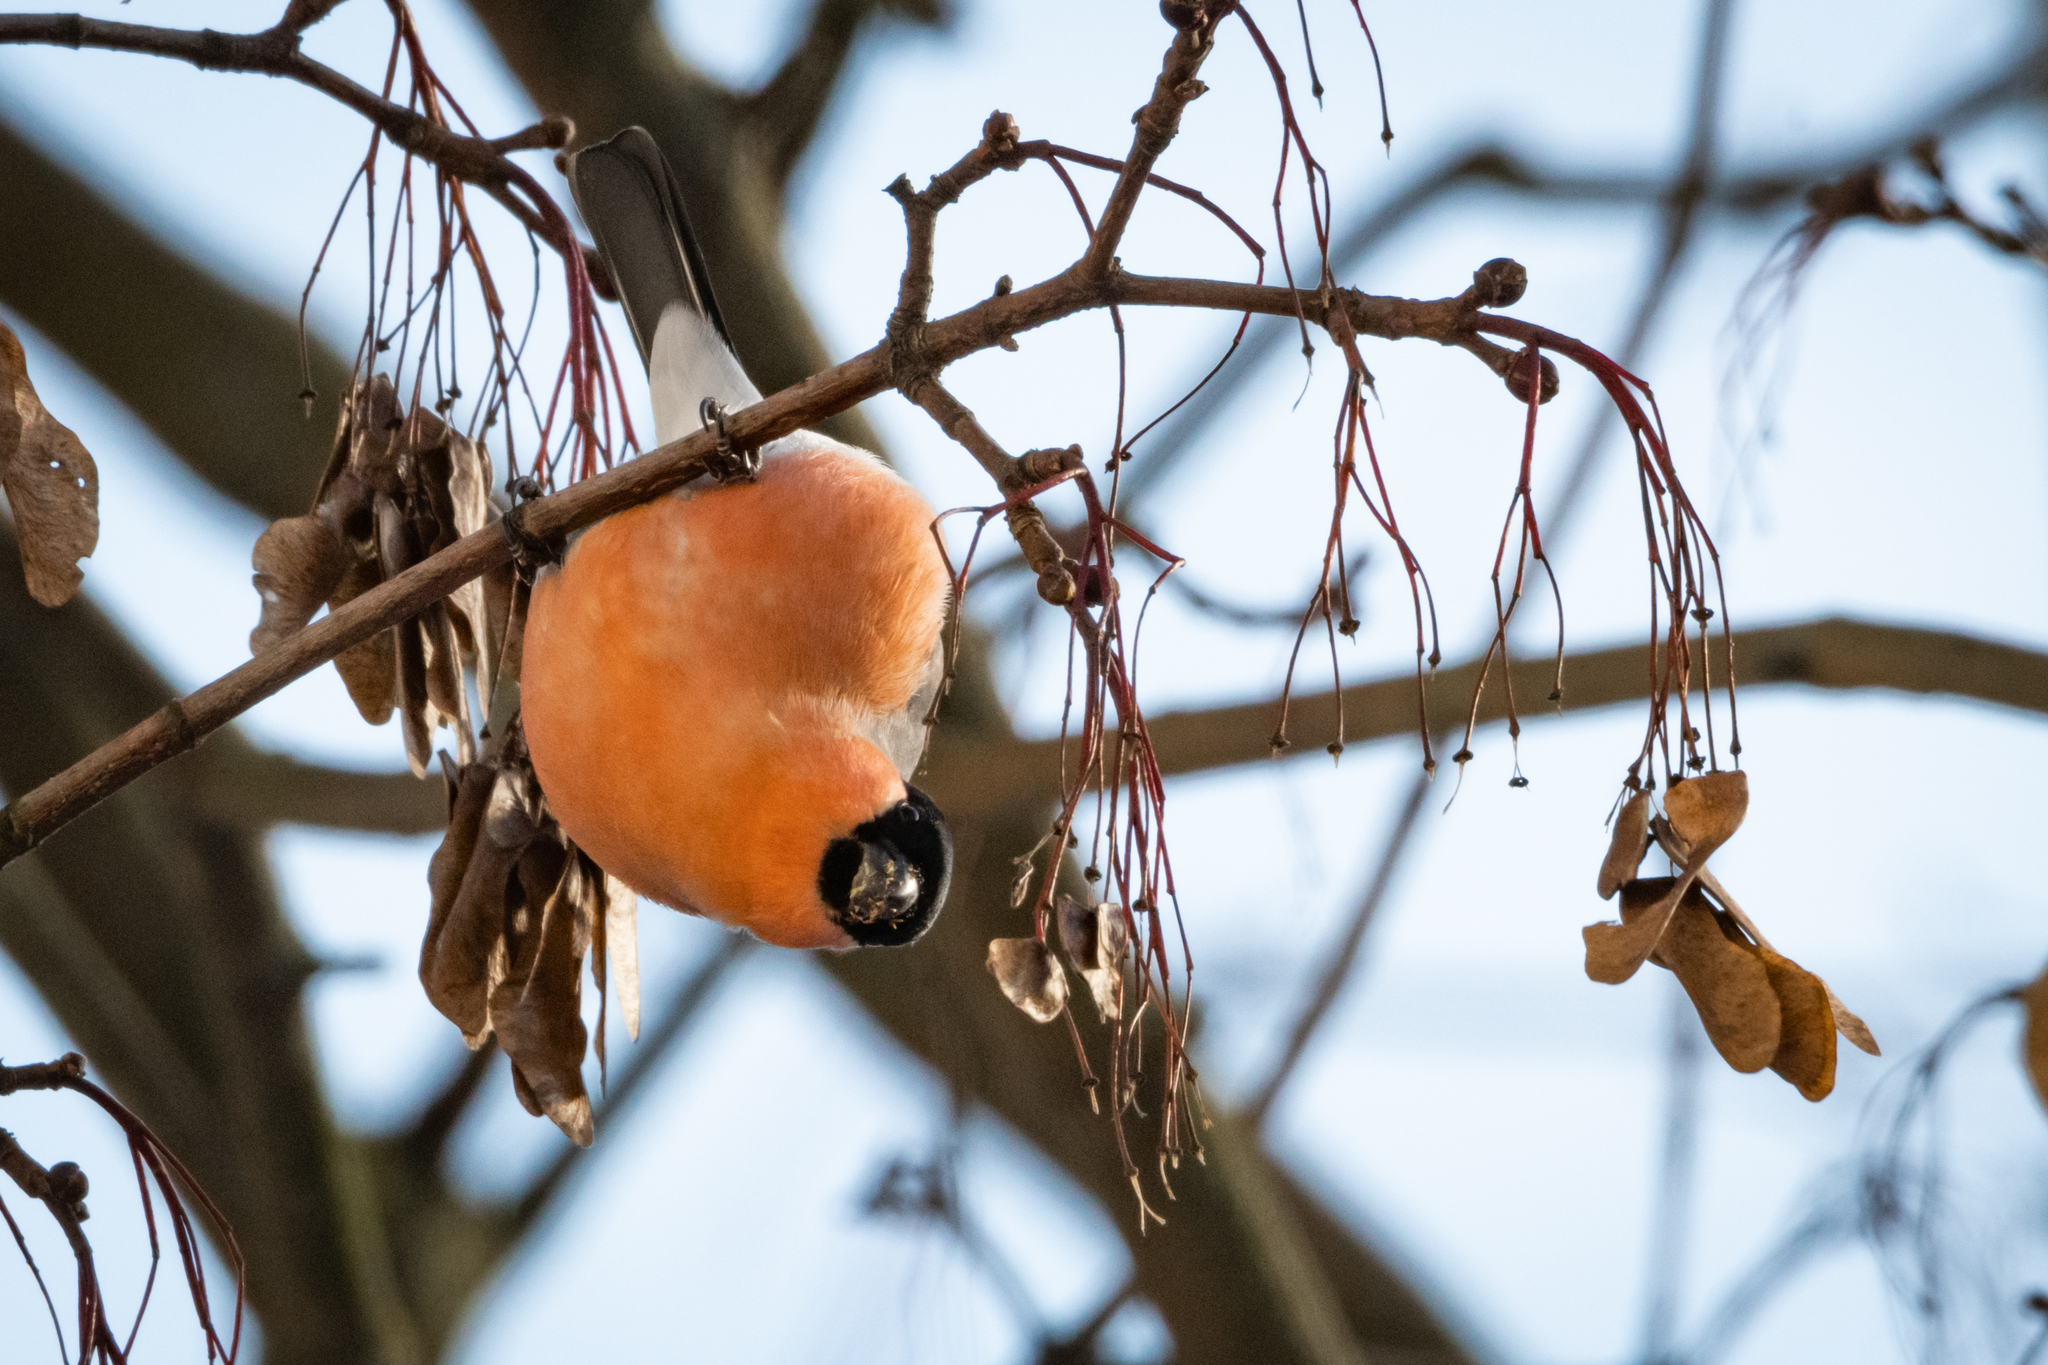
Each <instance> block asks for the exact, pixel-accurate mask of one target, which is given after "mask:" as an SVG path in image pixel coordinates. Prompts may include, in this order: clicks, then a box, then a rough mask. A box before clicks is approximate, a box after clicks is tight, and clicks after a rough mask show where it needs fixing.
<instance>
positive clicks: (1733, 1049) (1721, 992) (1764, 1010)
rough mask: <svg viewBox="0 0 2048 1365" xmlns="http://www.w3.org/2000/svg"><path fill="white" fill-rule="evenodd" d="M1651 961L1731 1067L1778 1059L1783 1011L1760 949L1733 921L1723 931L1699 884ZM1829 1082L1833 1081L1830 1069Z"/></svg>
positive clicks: (1759, 1066) (1746, 1068) (1747, 1068)
mask: <svg viewBox="0 0 2048 1365" xmlns="http://www.w3.org/2000/svg"><path fill="white" fill-rule="evenodd" d="M1624 894H1626V893H1624ZM1623 913H1624V914H1626V913H1627V912H1626V910H1624V912H1623ZM1652 960H1653V961H1655V962H1657V963H1658V965H1660V966H1664V967H1668V968H1670V969H1671V971H1672V973H1673V974H1674V975H1675V976H1677V977H1678V984H1679V985H1681V986H1683V987H1685V993H1686V994H1687V995H1689V996H1691V997H1692V1003H1693V1008H1695V1009H1697V1010H1698V1011H1699V1013H1700V1023H1701V1024H1703V1025H1704V1026H1705V1027H1706V1030H1707V1037H1708V1039H1709V1040H1710V1041H1712V1043H1713V1044H1714V1049H1715V1051H1717V1052H1719V1053H1720V1054H1721V1059H1722V1060H1723V1061H1725V1062H1727V1063H1728V1065H1729V1066H1732V1067H1734V1068H1735V1069H1736V1070H1737V1071H1741V1072H1745V1073H1746V1072H1751V1071H1761V1070H1763V1069H1764V1068H1765V1067H1766V1066H1769V1065H1771V1064H1772V1063H1773V1062H1774V1061H1775V1060H1776V1059H1777V1058H1778V1056H1779V1055H1780V1044H1781V1042H1782V1041H1783V1038H1784V1012H1783V1007H1782V1006H1781V1005H1780V1004H1779V999H1778V993H1777V991H1776V990H1775V989H1774V988H1773V983H1772V980H1771V972H1770V969H1769V967H1768V966H1767V964H1766V963H1765V961H1764V958H1763V956H1762V954H1761V952H1760V950H1759V949H1758V948H1757V947H1756V946H1755V945H1754V944H1752V943H1750V942H1749V940H1747V939H1746V938H1743V937H1742V936H1741V932H1740V931H1739V930H1735V929H1734V927H1733V925H1732V923H1729V924H1727V925H1726V926H1725V927H1724V921H1723V917H1722V916H1719V915H1717V914H1716V913H1715V912H1714V909H1713V907H1712V906H1710V905H1709V904H1708V903H1707V898H1706V895H1705V893H1703V892H1702V891H1701V890H1700V889H1699V888H1698V887H1697V886H1695V887H1692V888H1691V889H1689V890H1688V891H1687V892H1686V894H1685V897H1684V899H1682V900H1681V901H1680V902H1679V904H1678V911H1677V913H1676V914H1674V915H1673V916H1672V918H1671V927H1670V928H1669V929H1667V930H1666V931H1665V933H1664V938H1663V941H1662V942H1660V943H1659V944H1658V945H1657V952H1656V955H1655V957H1654V958H1653V959H1652ZM1829 1037H1830V1039H1832V1037H1833V1034H1832V1033H1830V1034H1829ZM1832 1051H1833V1049H1832V1047H1830V1048H1829V1052H1830V1053H1832ZM1794 1083H1795V1084H1799V1082H1794ZM1828 1083H1829V1084H1830V1085H1832V1084H1833V1083H1834V1077H1833V1070H1832V1068H1830V1069H1829V1074H1828ZM1804 1088H1805V1087H1804V1086H1803V1085H1802V1086H1801V1089H1802V1090H1804ZM1822 1093H1823V1094H1824V1093H1826V1092H1825V1091H1823V1092H1822Z"/></svg>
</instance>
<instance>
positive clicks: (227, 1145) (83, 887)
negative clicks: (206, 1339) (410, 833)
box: [0, 521, 377, 1365]
mask: <svg viewBox="0 0 2048 1365" xmlns="http://www.w3.org/2000/svg"><path fill="white" fill-rule="evenodd" d="M12 553H13V540H12V535H11V533H10V532H9V531H8V529H7V526H6V523H5V522H4V521H0V559H4V558H5V557H6V556H9V555H11V554H12ZM169 693H170V688H169V686H168V685H167V684H166V683H165V682H164V681H163V680H162V679H161V678H159V677H157V676H156V674H155V673H154V671H153V670H151V669H150V667H149V666H148V664H147V663H146V662H145V661H144V660H143V659H142V658H141V656H140V655H139V654H138V653H136V651H135V650H134V649H133V647H132V646H130V645H129V644H128V643H127V642H126V641H124V640H123V639H122V638H121V637H120V634H119V633H118V632H117V631H116V630H115V629H114V628H113V626H112V625H111V624H110V623H109V622H108V621H107V620H106V618H105V617H104V616H102V615H101V614H100V613H99V612H98V611H97V610H96V609H94V608H93V606H92V605H91V604H90V603H89V602H87V601H85V600H84V599H75V600H74V601H72V602H71V603H69V604H67V605H66V606H64V607H62V608H58V609H55V610H50V609H46V608H43V607H40V606H37V605H36V604H35V603H33V602H32V601H30V600H29V598H28V596H27V593H26V590H25V588H24V586H23V584H22V583H21V581H20V579H19V577H18V576H16V575H13V574H4V575H0V734H5V735H6V736H7V739H6V742H5V743H4V744H0V786H5V787H6V788H7V789H9V790H10V791H20V790H25V789H27V788H29V787H32V786H34V785H35V783H36V782H37V781H39V780H40V779H42V778H43V777H45V776H47V775H48V774H49V773H50V772H52V771H54V770H55V769H56V768H58V767H59V766H61V765H62V763H63V761H64V759H65V758H66V757H67V756H68V754H69V753H71V752H76V751H77V750H78V749H79V748H83V747H90V746H91V745H93V744H95V743H99V742H100V741H102V740H103V739H104V738H105V737H106V736H107V735H108V734H109V733H110V732H112V731H114V730H115V728H116V727H118V726H119V725H120V724H122V723H123V722H125V721H126V720H127V719H128V718H129V717H132V716H135V715H138V714H147V712H148V711H149V710H150V709H151V708H152V707H154V706H156V705H158V704H159V703H160V702H161V701H162V699H163V698H164V697H165V696H167V695H169ZM233 744H234V741H233V740H230V741H229V745H228V747H232V746H233ZM190 777H191V774H190V771H189V769H178V770H173V771H172V772H171V773H169V774H167V775H166V776H165V779H164V780H163V781H162V782H160V783H158V784H154V785H153V786H152V787H151V788H150V789H147V790H141V791H133V792H125V793H122V794H121V795H120V796H119V797H118V798H117V799H115V800H113V801H110V802H107V803H106V804H105V805H103V806H101V807H100V808H99V809H97V810H95V811H93V812H92V813H91V814H89V815H88V816H87V817H86V818H85V820H83V821H82V822H81V825H80V829H79V831H78V837H77V838H75V839H72V840H69V841H66V843H65V844H64V845H61V846H58V847H53V848H48V849H44V850H42V851H41V852H39V853H38V854H37V855H36V856H35V857H34V858H33V859H32V860H29V861H27V862H25V863H24V864H23V865H22V866H20V867H15V868H10V869H9V870H8V872H7V875H6V876H5V877H4V878H0V946H4V947H5V949H6V951H7V952H8V954H9V955H10V956H11V957H13V958H14V959H15V961H16V962H17V963H18V964H19V965H20V966H21V968H22V970H23V971H24V972H25V973H27V974H28V976H29V979H30V980H31V981H33V982H34V983H35V984H36V986H37V988H38V990H39V991H40V992H41V993H42V995H43V998H44V999H45V1000H46V1001H47V1002H48V1003H49V1005H50V1007H51V1009H52V1010H53V1012H54V1013H55V1014H56V1016H57V1018H58V1020H59V1021H60V1022H61V1023H62V1024H63V1026H64V1028H65V1030H66V1032H67V1033H69V1034H70V1035H71V1036H72V1037H73V1038H74V1039H76V1040H77V1041H78V1042H79V1043H80V1044H81V1045H82V1046H83V1047H85V1048H87V1049H89V1050H90V1051H91V1052H92V1055H93V1058H94V1064H95V1065H96V1066H97V1067H98V1068H99V1070H100V1071H101V1073H102V1074H103V1075H105V1076H106V1077H107V1078H108V1080H109V1081H110V1082H112V1084H113V1086H114V1087H115V1089H116V1090H118V1091H119V1092H120V1093H122V1094H123V1095H125V1096H128V1097H130V1098H131V1099H132V1100H133V1102H134V1107H135V1109H136V1111H137V1113H138V1114H140V1115H141V1116H142V1117H143V1119H144V1120H145V1121H146V1122H148V1123H149V1125H150V1126H151V1127H152V1128H154V1129H155V1130H156V1131H157V1132H158V1133H159V1134H161V1135H162V1137H163V1139H164V1141H165V1143H166V1144H168V1145H169V1146H170V1147H172V1148H173V1149H174V1150H175V1151H177V1152H178V1153H179V1154H180V1156H181V1157H182V1158H183V1159H184V1160H185V1161H186V1162H187V1163H188V1164H189V1165H190V1166H191V1167H192V1169H193V1171H194V1173H195V1174H196V1175H197V1176H198V1177H199V1179H200V1181H201V1182H202V1183H203V1184H204V1185H205V1186H206V1188H208V1189H209V1190H212V1191H214V1192H216V1194H217V1197H218V1198H219V1201H220V1204H221V1206H222V1208H223V1209H225V1210H226V1212H227V1215H228V1218H229V1220H230V1222H231V1224H232V1225H233V1227H234V1230H235V1234H236V1237H237V1239H238V1240H239V1241H240V1243H241V1245H242V1248H243V1250H244V1251H245V1252H246V1253H247V1254H248V1257H249V1261H250V1263H251V1265H253V1266H255V1267H257V1270H256V1272H255V1273H254V1274H252V1276H251V1279H250V1295H251V1301H252V1302H253V1303H254V1305H255V1307H256V1309H257V1311H258V1313H259V1314H260V1315H261V1316H262V1318H263V1321H264V1323H265V1331H266V1340H267V1342H268V1343H269V1349H268V1358H269V1359H270V1360H271V1361H274V1362H291V1363H297V1362H304V1363H306V1365H311V1363H313V1362H333V1363H334V1365H342V1363H343V1362H355V1361H360V1360H362V1359H365V1358H368V1357H370V1356H372V1355H374V1354H376V1352H377V1347H376V1345H375V1344H374V1334H373V1333H372V1332H371V1331H370V1329H369V1328H368V1327H367V1325H366V1322H365V1319H364V1317H363V1314H362V1313H361V1311H360V1308H361V1302H362V1301H361V1299H359V1297H358V1291H359V1281H358V1277H357V1272H358V1270H359V1265H358V1264H357V1263H356V1261H355V1260H354V1258H353V1256H352V1254H351V1251H350V1248H349V1246H348V1244H347V1241H346V1239H345V1238H344V1236H343V1232H342V1228H341V1226H340V1224H339V1221H338V1218H337V1214H336V1211H335V1208H334V1206H333V1204H332V1202H331V1200H330V1196H331V1194H332V1192H333V1191H334V1189H335V1178H334V1168H333V1165H332V1157H333V1153H334V1150H335V1148H336V1147H337V1146H339V1143H338V1141H337V1138H336V1135H335V1134H334V1132H333V1131H332V1128H331V1126H330V1121H329V1119H328V1116H327V1112H326V1109H325V1107H324V1105H323V1104H322V1102H321V1098H320V1093H319V1087H318V1082H317V1079H316V1077H315V1072H314V1068H313V1060H312V1055H311V1052H310V1050H309V1048H308V1047H307V1042H306V1033H305V1024H304V1019H303V1017H302V1015H301V1012H300V991H301V988H302V986H303V984H304V982H305V980H306V978H307V977H308V976H309V975H310V973H311V971H312V969H313V960H312V958H311V956H310V955H309V954H308V953H307V952H306V950H305V948H304V947H303V946H302V945H301V944H299V942H298V941H297V939H296V938H295V937H294V936H293V935H292V932H291V929H290V927H289V925H288V924H287V923H286V922H285V919H284V916H283V913H282V911H281V910H280V909H279V907H278V905H277V902H276V899H275V897H274V895H273V893H272V889H271V885H270V880H269V877H268V875H267V871H266V869H265V867H264V864H263V858H262V851H261V848H260V846H259V845H258V842H257V841H256V839H255V838H253V837H252V836H250V835H248V834H246V833H244V832H242V831H238V830H235V829H233V828H231V827H226V826H223V825H221V824H220V823H218V822H216V821H214V820H213V819H211V818H210V817H209V816H208V815H207V814H206V812H205V811H204V810H203V809H202V807H201V803H200V802H199V801H198V800H197V799H195V794H194V792H193V790H192V787H191V784H190Z"/></svg>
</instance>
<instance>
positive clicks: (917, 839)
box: [818, 785, 953, 948]
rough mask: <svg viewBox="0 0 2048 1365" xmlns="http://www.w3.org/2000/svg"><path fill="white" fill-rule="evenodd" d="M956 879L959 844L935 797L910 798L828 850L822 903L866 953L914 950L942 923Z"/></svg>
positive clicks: (821, 868) (821, 873)
mask: <svg viewBox="0 0 2048 1365" xmlns="http://www.w3.org/2000/svg"><path fill="white" fill-rule="evenodd" d="M952 879H953V836H952V833H951V832H950V831H949V830H947V828H946V817H945V816H944V815H942V814H941V813H940V812H939V808H938V807H937V806H935V805H933V804H932V800H931V798H930V797H929V796H926V795H925V794H924V793H923V792H921V791H919V790H918V789H917V788H915V787H912V786H908V785H906V786H905V787H904V797H903V799H902V800H901V801H898V802H897V803H896V804H895V805H893V806H891V807H889V809H887V810H885V811H883V812H882V813H881V814H880V815H878V816H876V817H875V818H874V819H872V820H868V821H866V822H864V823H862V824H860V825H858V826H856V827H855V828H854V830H853V831H852V833H850V834H848V835H846V836H845V837H843V838H839V839H834V840H833V841H832V842H831V843H829V844H827V845H826V846H825V856H824V857H823V858H822V859H820V860H819V863H818V899H819V900H821V901H823V902H824V903H825V908H826V912H827V913H828V915H829V916H830V917H831V919H832V922H833V923H835V924H837V925H838V926H839V927H840V928H841V929H843V930H845V931H846V935H847V937H849V938H851V939H852V940H853V941H854V942H855V943H857V944H859V945H860V946H861V947H863V948H874V947H888V948H894V947H899V946H901V945H903V944H906V943H913V942H915V941H916V940H917V939H918V937H919V936H920V935H922V934H923V933H924V931H925V930H927V929H929V928H931V926H932V921H933V920H935V919H937V918H938V914H939V907H941V906H942V905H944V904H945V903H946V888H947V884H948V883H950V882H951V881H952Z"/></svg>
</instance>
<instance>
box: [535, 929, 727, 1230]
mask: <svg viewBox="0 0 2048 1365" xmlns="http://www.w3.org/2000/svg"><path fill="white" fill-rule="evenodd" d="M759 946H760V945H759V944H758V943H757V942H756V941H755V940H753V939H751V938H749V937H747V936H746V935H745V934H741V933H729V934H727V935H726V938H725V941H724V942H723V943H721V944H719V945H718V947H717V948H716V949H715V950H713V951H712V953H711V954H710V955H709V956H708V957H706V958H705V959H704V961H702V962H700V963H698V964H697V966H696V968H695V970H693V971H692V972H691V973H690V974H689V975H688V976H687V977H685V978H684V979H683V983H682V985H681V986H680V987H678V988H677V990H676V993H675V994H674V995H673V996H671V997H670V998H669V1002H668V1005H667V1007H666V1008H665V1009H663V1010H662V1012H661V1018H660V1019H658V1020H656V1021H655V1024H654V1027H653V1028H651V1029H649V1030H647V1032H646V1033H645V1034H643V1035H642V1036H641V1038H640V1040H639V1043H638V1044H637V1046H635V1047H634V1049H633V1051H632V1054H631V1056H630V1058H629V1059H628V1061H627V1062H626V1064H625V1066H623V1067H621V1068H620V1069H619V1078H618V1080H617V1081H616V1082H614V1083H613V1084H612V1085H611V1086H610V1087H608V1088H607V1089H606V1091H605V1094H604V1098H603V1101H602V1102H601V1103H600V1104H599V1106H598V1110H597V1115H596V1119H595V1122H596V1124H597V1127H598V1129H599V1131H600V1132H601V1131H603V1130H604V1128H605V1126H606V1125H608V1124H610V1123H612V1122H613V1121H614V1120H615V1119H617V1118H618V1116H619V1115H621V1114H623V1113H624V1112H625V1111H626V1109H627V1108H628V1107H629V1106H630V1105H631V1104H632V1103H633V1100H634V1097H635V1096H637V1095H638V1094H639V1093H640V1091H641V1089H642V1088H643V1087H644V1086H645V1085H646V1083H647V1079H648V1077H649V1076H651V1075H652V1074H653V1073H654V1070H655V1068H656V1067H657V1066H659V1065H660V1064H661V1063H663V1062H665V1061H667V1060H668V1058H669V1054H670V1052H671V1050H672V1048H673V1045H674V1044H675V1042H676V1040H677V1039H679V1038H681V1037H682V1036H683V1034H684V1033H685V1032H686V1031H687V1030H688V1029H689V1027H690V1025H692V1024H693V1023H695V1022H696V1020H697V1016H698V1014H699V1013H701V1012H702V1010H703V1008H704V1006H705V1004H706V1003H708V1002H709V1001H710V999H711V997H712V995H713V994H714V993H715V992H716V991H717V989H718V987H719V985H720V984H721V983H722V982H724V980H725V978H726V977H727V976H729V975H731V973H732V969H733V968H734V967H736V966H738V965H739V963H740V961H741V960H742V959H743V958H745V957H746V956H747V955H748V953H749V952H751V951H752V950H753V949H754V948H757V947H759ZM586 1150H587V1149H585V1148H582V1147H576V1146H568V1147H564V1148H563V1149H562V1151H561V1153H560V1154H559V1155H558V1156H556V1158H555V1159H554V1160H553V1161H551V1162H549V1163H548V1167H547V1169H546V1170H544V1171H542V1172H541V1173H540V1175H539V1176H538V1177H537V1178H536V1179H535V1180H534V1182H533V1184H531V1185H530V1186H528V1187H527V1189H526V1192H525V1193H524V1194H522V1195H520V1196H519V1198H518V1199H517V1200H515V1201H513V1204H512V1213H511V1228H512V1232H513V1235H514V1236H515V1237H516V1236H517V1235H518V1234H519V1233H522V1232H524V1231H525V1230H526V1229H527V1228H529V1227H531V1226H532V1225H533V1222H534V1220H535V1219H537V1218H539V1217H540V1215H541V1214H543V1213H545V1212H546V1211H547V1210H548V1208H549V1207H550V1206H551V1205H552V1204H553V1203H554V1201H555V1198H556V1196H558V1195H559V1194H560V1193H561V1192H562V1187H563V1185H564V1184H565V1183H566V1182H567V1181H568V1179H569V1177H570V1176H572V1175H574V1174H575V1173H576V1172H577V1171H579V1170H581V1169H582V1168H583V1167H584V1166H585V1165H587V1164H589V1162H590V1161H592V1160H595V1158H593V1157H590V1156H587V1155H586V1154H585V1153H586ZM508 1245H509V1243H508Z"/></svg>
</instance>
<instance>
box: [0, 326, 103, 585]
mask: <svg viewBox="0 0 2048 1365" xmlns="http://www.w3.org/2000/svg"><path fill="white" fill-rule="evenodd" d="M0 490H5V492H6V494H7V505H8V507H9V509H10V510H11V511H12V512H13V515H14V532H15V538H16V540H17V541H19V543H20V545H21V568H22V573H23V576H24V577H26V578H27V580H28V591H29V595H30V596H31V597H33V598H35V599H36V601H38V602H40V603H42V604H43V605H44V606H46V607H61V606H63V605H64V604H65V603H66V602H68V601H70V600H71V596H72V594H73V593H76V592H77V591H78V585H79V584H80V583H81V582H82V581H84V577H85V575H84V573H83V571H81V570H80V569H79V567H78V561H79V560H81V559H85V558H87V557H88V556H90V555H91V554H92V552H93V549H94V547H95V546H97V545H98V544H99V540H100V512H99V505H100V474H99V469H98V468H97V467H96V466H95V465H94V464H93V461H92V456H91V455H90V454H88V453H87V451H86V449H85V445H84V443H83V442H81V441H80V440H79V439H78V437H77V435H76V434H74V433H73V432H72V430H71V428H69V427H67V426H65V425H64V424H63V423H62V422H60V421H58V420H57V419H56V418H55V417H52V416H51V415H50V411H49V409H48V408H45V407H44V406H43V400H42V399H41V398H38V397H37V396H36V390H35V385H33V384H31V383H30V382H29V378H28V357H27V355H26V353H24V352H23V350H22V349H21V341H20V339H19V338H17V337H16V336H15V335H14V333H13V332H12V331H11V330H10V329H9V328H8V326H7V324H6V323H4V322H0Z"/></svg>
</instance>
